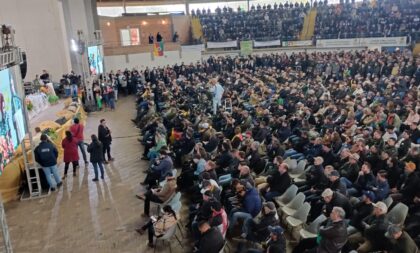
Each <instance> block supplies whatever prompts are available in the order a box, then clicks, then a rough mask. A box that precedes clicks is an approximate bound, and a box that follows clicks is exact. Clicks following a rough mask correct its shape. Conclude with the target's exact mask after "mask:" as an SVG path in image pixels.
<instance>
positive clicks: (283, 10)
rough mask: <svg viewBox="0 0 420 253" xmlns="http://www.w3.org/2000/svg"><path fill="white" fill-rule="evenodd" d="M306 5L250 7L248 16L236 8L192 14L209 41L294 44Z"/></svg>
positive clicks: (286, 4) (300, 27) (307, 7)
mask: <svg viewBox="0 0 420 253" xmlns="http://www.w3.org/2000/svg"><path fill="white" fill-rule="evenodd" d="M308 9H309V4H307V5H306V6H304V5H303V4H300V5H299V4H298V3H296V4H294V5H293V4H290V5H289V4H288V3H285V4H284V5H283V4H281V3H280V4H279V5H277V4H274V5H273V7H272V6H271V5H270V4H269V5H267V6H265V5H264V6H263V7H261V6H260V5H259V4H258V5H257V7H255V6H253V5H252V7H251V10H250V12H245V11H242V10H241V9H239V8H238V11H237V12H234V11H233V9H232V8H227V7H224V8H223V9H220V8H217V9H216V13H215V14H212V13H210V12H209V11H207V12H205V10H203V11H202V12H200V11H199V10H198V11H197V12H193V13H192V14H193V15H196V14H197V15H198V16H199V17H200V21H201V24H202V30H203V34H204V37H205V38H206V39H207V40H208V41H226V40H248V39H254V40H275V39H284V40H296V39H298V37H299V32H300V31H301V29H302V26H303V18H304V17H305V12H306V11H307V10H308Z"/></svg>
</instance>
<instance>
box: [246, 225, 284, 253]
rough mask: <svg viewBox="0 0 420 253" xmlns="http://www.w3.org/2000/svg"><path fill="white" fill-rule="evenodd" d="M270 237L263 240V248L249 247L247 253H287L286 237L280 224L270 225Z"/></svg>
mask: <svg viewBox="0 0 420 253" xmlns="http://www.w3.org/2000/svg"><path fill="white" fill-rule="evenodd" d="M268 231H269V232H270V238H269V239H268V240H267V241H266V242H263V243H262V245H263V249H248V251H247V253H286V238H285V237H284V230H283V228H282V227H280V226H268Z"/></svg>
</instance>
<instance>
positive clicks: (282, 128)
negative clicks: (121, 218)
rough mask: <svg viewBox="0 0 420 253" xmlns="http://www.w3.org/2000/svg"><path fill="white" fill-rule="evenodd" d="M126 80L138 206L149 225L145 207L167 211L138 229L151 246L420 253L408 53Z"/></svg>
mask: <svg viewBox="0 0 420 253" xmlns="http://www.w3.org/2000/svg"><path fill="white" fill-rule="evenodd" d="M119 73H120V74H119V75H124V76H126V78H127V79H128V80H129V82H131V81H134V82H135V85H136V86H137V87H138V89H139V91H138V94H137V102H136V106H137V115H136V118H135V119H133V122H134V123H135V124H136V126H137V127H139V128H140V135H141V138H140V139H139V141H140V142H141V143H142V145H143V146H144V153H143V155H142V159H144V160H147V161H149V167H148V168H147V169H146V170H145V172H146V178H145V179H144V181H142V182H141V183H142V185H144V187H145V190H146V193H145V194H139V195H138V196H137V197H138V198H140V199H142V200H144V201H145V209H144V216H146V217H149V216H152V215H154V213H155V212H154V209H151V208H150V204H151V203H155V204H158V205H159V206H160V207H164V209H163V211H162V212H163V214H162V215H159V216H157V222H156V220H153V219H155V218H156V216H152V218H151V219H152V220H151V221H150V222H148V223H146V224H145V225H144V226H143V227H141V228H139V229H138V232H139V233H140V234H142V233H143V232H144V231H145V230H149V246H150V247H154V245H153V236H158V238H159V237H160V236H162V235H163V236H169V237H171V236H175V237H176V233H175V232H176V230H180V231H183V230H184V227H185V228H186V229H187V232H188V238H191V239H192V241H193V242H194V243H193V248H194V251H195V252H215V253H218V252H223V251H221V250H222V249H224V248H227V247H230V249H231V251H232V250H233V251H235V252H276V253H278V252H286V247H288V248H289V249H293V252H296V253H299V252H337V253H338V252H350V251H351V250H357V252H378V251H379V252H385V251H386V252H395V253H397V252H413V253H414V252H417V250H418V248H417V245H418V244H419V242H420V236H419V231H420V230H419V229H420V222H419V216H420V212H419V210H420V209H419V207H420V205H419V204H420V178H419V166H420V130H419V119H420V115H419V112H420V105H419V100H418V92H419V84H420V62H419V60H418V59H416V58H414V57H413V55H412V54H411V52H409V51H406V50H404V51H396V52H394V53H388V52H378V51H367V50H365V51H359V52H326V53H319V52H318V53H299V54H292V55H290V56H288V55H286V54H270V55H262V56H249V57H235V58H231V57H217V58H216V57H210V58H209V59H208V60H205V61H203V62H200V63H197V64H191V65H174V66H171V67H169V66H168V67H165V68H152V69H149V68H147V69H146V70H144V71H137V70H135V71H134V70H133V71H129V70H126V71H124V72H119ZM131 75H132V76H135V77H136V78H135V79H133V78H128V76H131ZM118 79H120V78H117V80H118ZM181 198H182V199H183V201H182V202H181ZM174 217H175V218H174ZM165 222H168V224H170V225H171V226H166V228H165V226H163V228H162V223H163V224H165ZM154 224H157V225H154ZM177 224H178V226H176V225H177ZM181 224H182V225H181ZM154 226H155V227H154ZM151 228H154V229H155V231H158V233H156V232H155V233H154V234H153V233H151V232H150V231H152V232H153V230H151ZM170 228H171V229H170ZM169 233H171V234H169ZM184 233H185V231H184ZM150 238H152V240H150ZM165 238H166V237H165ZM169 239H170V238H169ZM177 239H178V237H177Z"/></svg>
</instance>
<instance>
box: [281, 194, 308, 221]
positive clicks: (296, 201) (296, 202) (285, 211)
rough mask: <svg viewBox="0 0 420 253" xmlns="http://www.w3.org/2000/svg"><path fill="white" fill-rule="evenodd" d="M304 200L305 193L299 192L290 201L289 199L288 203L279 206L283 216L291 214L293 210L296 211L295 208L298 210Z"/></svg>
mask: <svg viewBox="0 0 420 253" xmlns="http://www.w3.org/2000/svg"><path fill="white" fill-rule="evenodd" d="M304 201H305V194H303V193H302V192H300V193H299V194H298V195H296V197H294V198H293V200H292V201H290V203H289V204H287V205H285V206H283V207H281V208H280V210H281V212H282V215H283V216H284V217H287V216H290V215H292V214H293V213H294V212H296V210H298V209H299V208H300V207H301V206H302V205H303V202H304Z"/></svg>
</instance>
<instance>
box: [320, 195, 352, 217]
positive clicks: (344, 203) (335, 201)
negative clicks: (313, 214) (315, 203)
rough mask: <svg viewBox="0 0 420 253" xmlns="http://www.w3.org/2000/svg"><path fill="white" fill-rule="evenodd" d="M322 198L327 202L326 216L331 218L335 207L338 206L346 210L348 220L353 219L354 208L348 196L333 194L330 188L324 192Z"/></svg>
mask: <svg viewBox="0 0 420 253" xmlns="http://www.w3.org/2000/svg"><path fill="white" fill-rule="evenodd" d="M321 197H322V198H323V199H324V202H325V208H324V215H325V216H327V217H329V216H330V214H331V211H332V210H333V207H335V206H338V207H341V208H343V209H344V211H345V212H346V218H347V219H348V218H350V217H351V215H352V212H353V207H352V206H351V204H350V200H349V199H348V198H347V197H346V196H344V195H343V194H341V193H338V192H333V191H332V190H331V189H330V188H327V189H325V190H324V191H323V192H322V194H321ZM317 217H318V216H317Z"/></svg>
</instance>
